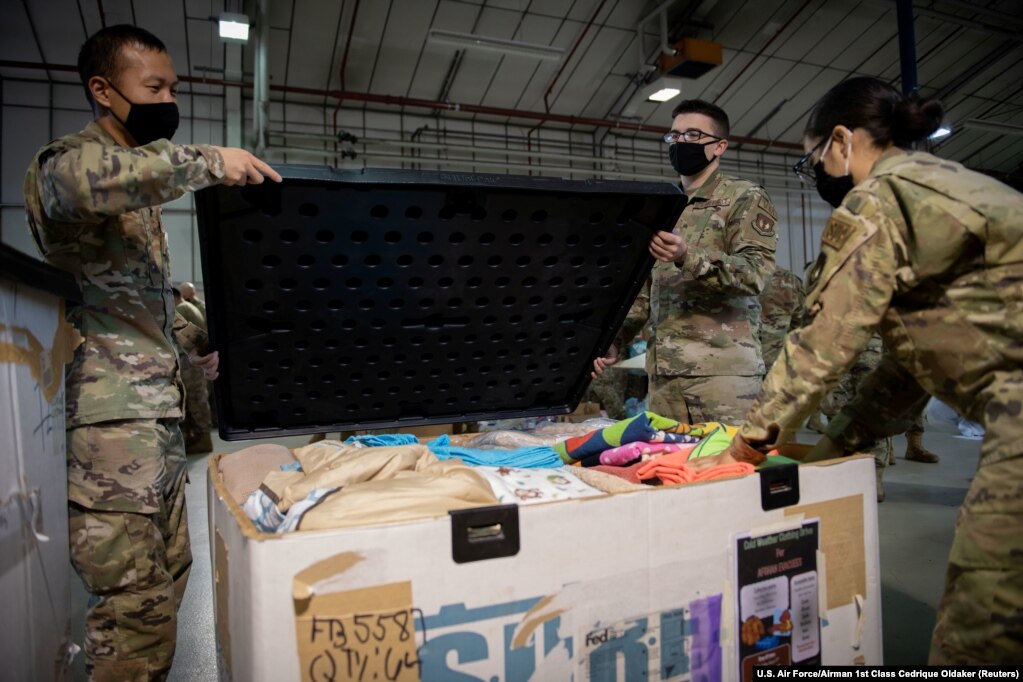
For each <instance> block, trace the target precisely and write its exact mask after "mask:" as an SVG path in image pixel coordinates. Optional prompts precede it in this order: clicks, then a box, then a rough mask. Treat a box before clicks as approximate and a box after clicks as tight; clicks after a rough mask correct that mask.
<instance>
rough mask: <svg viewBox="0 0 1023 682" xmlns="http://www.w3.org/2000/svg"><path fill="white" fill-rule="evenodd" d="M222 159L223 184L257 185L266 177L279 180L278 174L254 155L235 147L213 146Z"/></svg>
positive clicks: (275, 180)
mask: <svg viewBox="0 0 1023 682" xmlns="http://www.w3.org/2000/svg"><path fill="white" fill-rule="evenodd" d="M214 149H216V150H217V151H218V152H219V153H220V156H221V157H222V158H223V159H224V181H223V184H225V185H259V184H262V182H263V178H264V177H268V178H270V179H271V180H273V181H274V182H280V181H281V176H280V174H279V173H278V172H277V171H275V170H274V169H273V168H271V167H270V166H269V165H267V164H266V162H264V161H260V160H259V159H257V158H256V157H255V156H253V155H252V154H250V153H249V152H247V151H245V150H244V149H239V148H237V147H214Z"/></svg>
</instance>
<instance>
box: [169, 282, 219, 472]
mask: <svg viewBox="0 0 1023 682" xmlns="http://www.w3.org/2000/svg"><path fill="white" fill-rule="evenodd" d="M174 310H175V312H176V313H177V314H178V315H180V316H181V317H183V318H185V319H186V320H188V321H189V322H190V323H191V324H193V325H195V326H196V327H198V328H199V329H202V330H203V331H206V316H205V315H204V314H203V313H202V311H200V309H199V307H198V306H196V305H195V304H194V303H192V302H191V301H186V300H185V299H184V298H183V296H182V294H181V291H180V288H179V287H175V288H174ZM178 365H179V366H180V367H181V382H182V383H183V384H184V386H185V416H184V418H183V419H182V420H181V435H182V436H183V437H184V439H185V454H188V455H194V454H199V453H203V452H210V451H211V450H212V449H213V442H212V440H211V438H210V430H211V429H212V428H213V423H212V420H211V418H210V397H209V390H208V388H207V385H206V377H205V376H204V375H203V371H202V369H201V368H199V367H197V366H195V365H193V364H192V363H190V362H188V357H187V355H186V354H185V352H184V351H183V350H180V351H179V362H178Z"/></svg>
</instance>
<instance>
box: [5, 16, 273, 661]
mask: <svg viewBox="0 0 1023 682" xmlns="http://www.w3.org/2000/svg"><path fill="white" fill-rule="evenodd" d="M78 64H79V72H80V74H81V76H82V83H83V85H85V88H86V92H87V94H88V97H89V99H90V103H91V104H92V105H93V108H94V111H95V112H96V114H97V117H96V120H95V121H93V122H92V123H90V124H89V125H88V126H86V128H85V129H84V130H83V131H81V132H80V133H76V134H73V135H66V136H64V137H62V138H59V139H57V140H54V141H53V142H51V143H49V144H47V145H46V146H45V147H43V148H42V149H41V150H40V151H39V153H38V154H37V155H36V157H35V159H33V161H32V164H31V165H30V166H29V169H28V174H27V176H26V178H25V208H26V212H27V214H28V223H29V227H30V229H31V231H32V235H33V237H34V238H35V240H36V243H37V245H38V247H39V249H40V252H41V253H42V255H43V257H44V258H45V259H46V260H47V261H48V262H49V263H51V264H53V265H55V266H57V267H59V268H62V269H64V270H67V271H68V272H70V273H71V274H73V275H74V276H75V278H76V280H77V281H78V284H79V286H80V287H81V290H82V297H83V302H82V304H81V305H77V306H74V307H71V308H69V311H68V315H69V318H70V321H71V322H72V323H73V324H74V325H75V326H76V327H77V329H78V330H79V332H80V333H81V335H82V336H83V337H84V342H83V343H82V345H81V346H79V348H78V349H77V350H76V352H75V357H74V360H73V362H72V364H71V366H70V367H69V368H68V374H67V384H66V396H67V428H68V432H67V457H68V498H69V509H68V514H69V526H70V544H71V560H72V563H73V564H74V567H75V569H76V570H77V571H78V574H79V575H80V576H81V577H82V580H83V581H84V582H85V585H86V587H87V588H88V590H89V591H90V592H91V593H92V599H91V600H90V604H91V607H90V609H89V611H88V614H87V616H86V636H85V653H86V667H87V669H88V671H89V675H90V678H91V679H95V680H147V679H164V678H165V677H166V676H167V673H168V671H169V670H170V665H171V660H172V658H173V655H174V644H175V639H176V630H177V606H178V605H179V604H180V602H181V598H182V595H183V594H184V589H185V583H186V581H187V579H188V572H189V568H190V566H191V550H190V548H189V542H188V521H187V518H186V513H185V498H184V494H185V456H184V454H185V453H184V444H183V443H182V438H181V432H180V431H179V429H178V420H179V419H180V418H181V413H182V412H181V407H182V401H183V398H184V396H183V391H182V386H181V376H180V371H179V367H178V360H177V358H178V354H177V346H178V345H179V344H180V345H181V346H182V347H184V348H186V349H188V350H189V352H190V353H191V358H192V362H194V363H195V364H197V365H198V366H199V367H201V368H202V369H203V370H204V371H205V374H206V376H207V377H208V378H210V379H215V378H216V376H217V364H218V356H217V354H216V353H215V352H214V353H209V354H207V355H200V353H202V352H204V349H203V345H204V342H205V339H204V334H203V333H202V331H201V330H200V329H198V328H196V327H195V326H194V325H191V324H189V323H188V322H187V321H185V320H184V319H183V318H181V317H180V316H176V315H175V314H174V301H173V297H172V295H171V284H170V281H171V280H170V263H169V260H168V253H169V250H168V245H167V234H166V232H164V229H163V226H162V224H161V219H160V207H159V206H160V204H162V203H164V202H167V201H171V200H172V199H175V198H177V197H179V196H181V195H182V194H184V193H185V192H188V191H194V190H197V189H201V188H203V187H207V186H209V185H213V184H217V183H228V184H245V183H246V182H247V181H250V180H251V181H252V182H262V179H263V175H262V174H263V173H266V174H267V175H269V176H271V177H272V178H274V179H277V180H279V179H280V176H278V175H277V174H276V173H275V172H274V171H273V170H272V169H271V168H270V167H269V166H266V164H264V163H262V162H261V161H259V160H258V159H256V158H255V157H253V156H252V155H251V154H249V153H248V152H246V151H244V150H241V149H227V148H221V147H211V146H208V145H175V144H172V143H171V142H170V141H169V140H168V139H165V138H169V137H170V136H171V135H172V134H173V133H174V129H175V128H176V127H177V106H176V104H175V99H176V89H177V78H176V76H175V73H174V66H173V64H172V63H171V61H170V57H169V56H168V55H167V52H166V49H165V48H164V46H163V43H161V42H160V41H159V39H157V38H156V37H155V36H153V35H152V34H151V33H148V32H147V31H143V30H141V29H138V28H136V27H134V26H112V27H108V28H105V29H103V30H101V31H99V32H98V33H96V34H95V35H94V36H92V37H91V38H90V39H89V40H88V41H86V43H85V44H84V45H83V46H82V50H81V52H80V54H79V59H78ZM129 98H131V99H129Z"/></svg>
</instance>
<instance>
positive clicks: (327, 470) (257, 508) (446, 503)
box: [244, 441, 497, 533]
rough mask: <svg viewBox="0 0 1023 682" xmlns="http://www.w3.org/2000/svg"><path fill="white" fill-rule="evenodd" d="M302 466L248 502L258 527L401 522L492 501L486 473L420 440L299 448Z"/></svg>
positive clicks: (276, 476) (273, 479) (280, 474)
mask: <svg viewBox="0 0 1023 682" xmlns="http://www.w3.org/2000/svg"><path fill="white" fill-rule="evenodd" d="M295 455H296V457H297V458H298V460H299V462H300V463H301V464H302V470H301V471H272V472H270V473H269V474H267V475H266V476H265V477H264V479H263V482H262V484H261V485H260V487H259V489H258V490H256V491H254V492H253V493H252V494H251V495H250V496H249V498H248V499H247V500H246V502H245V505H244V510H245V512H246V514H247V515H248V516H249V518H250V519H252V521H253V523H254V524H255V525H256V527H257V528H258V529H260V530H261V531H264V532H278V533H281V532H286V531H289V530H298V529H302V530H308V529H317V528H344V527H351V526H358V525H366V524H371V523H386V522H392V521H406V520H410V519H414V518H422V517H426V516H436V515H440V514H444V513H446V512H447V511H450V510H452V509H468V508H471V507H478V506H484V505H494V504H497V497H496V496H495V495H494V493H493V491H492V490H491V487H490V484H489V483H488V482H487V479H486V478H484V477H483V476H481V475H480V474H478V473H476V472H475V471H473V470H472V469H470V468H469V467H467V466H466V465H465V464H463V463H462V462H461V461H459V460H458V459H457V458H451V459H449V460H447V461H443V462H442V461H440V460H439V459H438V458H437V456H436V455H434V454H433V453H432V452H430V450H429V449H428V448H427V447H426V446H424V445H397V446H380V447H360V446H359V445H358V444H356V443H351V444H347V445H346V444H344V443H338V442H337V441H321V442H320V443H315V444H313V445H309V446H306V447H304V448H299V449H298V450H296V451H295Z"/></svg>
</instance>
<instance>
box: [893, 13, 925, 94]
mask: <svg viewBox="0 0 1023 682" xmlns="http://www.w3.org/2000/svg"><path fill="white" fill-rule="evenodd" d="M897 2H898V4H896V6H895V17H896V21H897V23H898V26H899V68H900V70H901V78H902V94H903V95H912V94H913V93H915V92H916V91H917V90H919V89H920V84H919V83H918V82H917V74H916V30H915V27H914V26H913V0H897Z"/></svg>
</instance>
